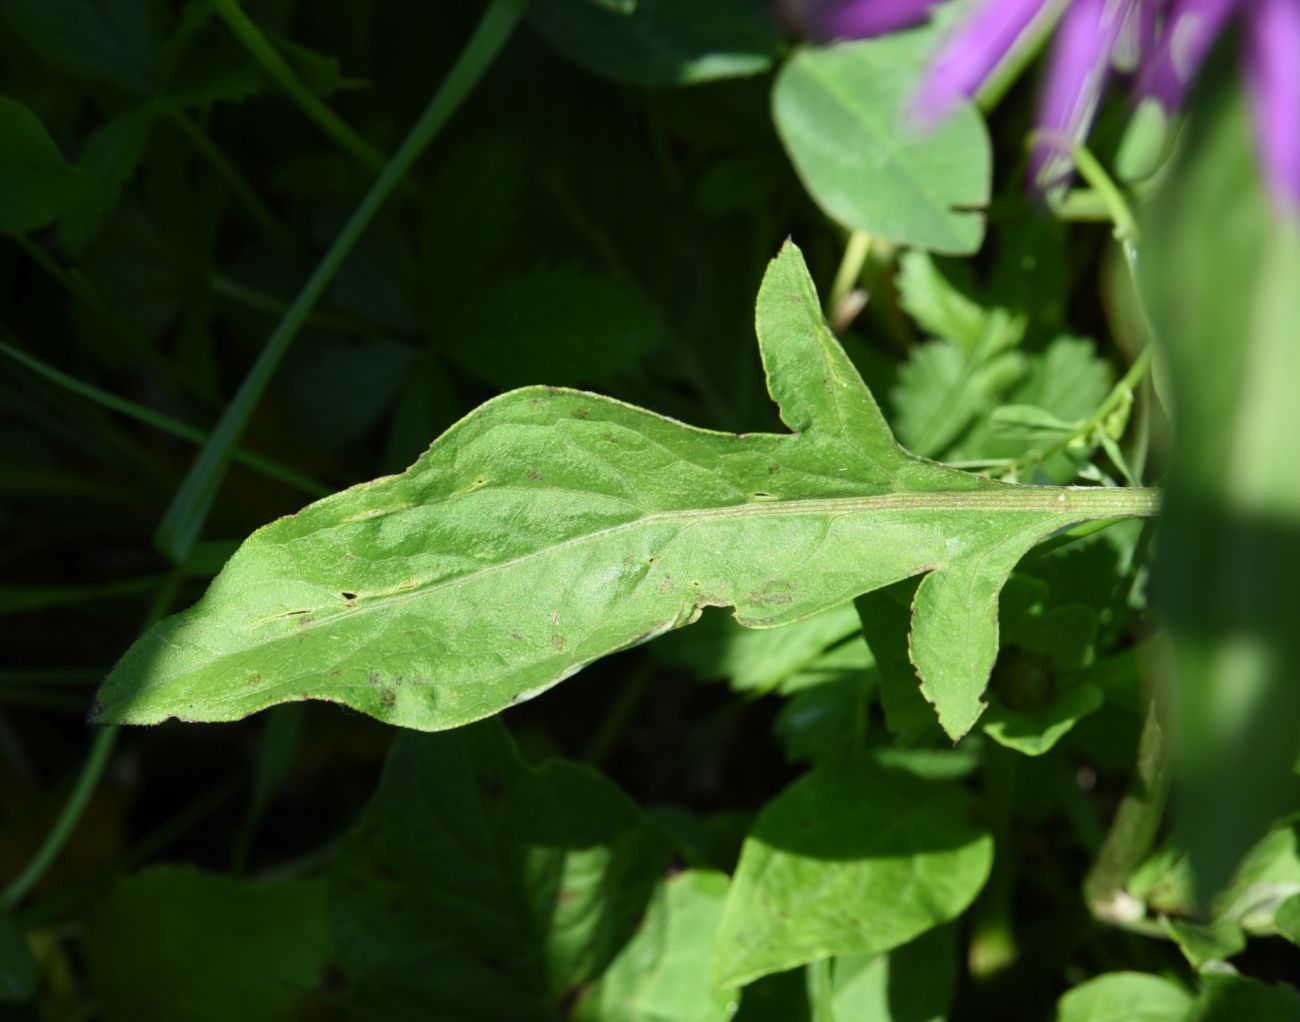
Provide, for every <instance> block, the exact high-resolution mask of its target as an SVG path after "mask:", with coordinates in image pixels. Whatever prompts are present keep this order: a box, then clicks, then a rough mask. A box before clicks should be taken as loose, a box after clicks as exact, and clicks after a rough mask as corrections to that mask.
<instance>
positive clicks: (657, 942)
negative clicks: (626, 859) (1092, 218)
mask: <svg viewBox="0 0 1300 1022" xmlns="http://www.w3.org/2000/svg"><path fill="white" fill-rule="evenodd" d="M726 897H727V878H726V877H725V876H723V875H722V874H721V873H714V872H711V871H708V870H687V871H685V872H682V873H678V874H676V875H675V876H671V877H669V878H667V879H666V880H664V882H663V883H662V884H661V885H660V886H659V887H658V888H657V889H656V891H655V895H654V898H653V899H652V900H651V902H650V907H649V908H648V909H647V910H646V914H645V918H644V919H643V920H642V922H641V926H640V928H639V929H638V930H637V932H636V934H635V935H634V936H633V937H632V939H631V940H630V941H628V943H627V944H626V946H624V948H623V950H622V951H621V952H619V955H618V957H617V958H615V959H614V961H613V963H612V964H611V965H610V967H609V968H608V969H607V970H606V971H605V973H604V975H603V976H601V978H600V979H599V980H597V982H596V983H595V984H594V985H593V986H591V987H590V988H588V990H587V992H586V993H584V994H583V995H582V999H581V1000H579V1001H578V1004H577V1006H576V1007H575V1008H574V1010H573V1016H572V1017H573V1018H575V1019H577V1020H578V1022H726V1020H727V1019H729V1018H731V1016H732V1015H733V1014H734V1013H735V1010H736V1007H737V1000H736V995H735V993H734V992H732V991H725V990H718V989H716V988H715V987H714V986H713V979H712V976H711V975H710V973H709V950H710V948H711V947H712V946H713V938H714V934H715V933H716V932H717V929H718V922H719V920H720V919H721V918H722V906H723V902H724V901H725V900H726Z"/></svg>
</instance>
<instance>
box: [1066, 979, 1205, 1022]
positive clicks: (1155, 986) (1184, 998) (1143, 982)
mask: <svg viewBox="0 0 1300 1022" xmlns="http://www.w3.org/2000/svg"><path fill="white" fill-rule="evenodd" d="M1191 1006H1192V995H1191V994H1189V993H1188V992H1187V991H1186V990H1185V989H1184V988H1183V987H1182V986H1181V985H1179V984H1178V983H1175V982H1173V981H1172V980H1168V979H1164V978H1163V977H1161V976H1153V975H1151V974H1150V973H1146V972H1108V973H1105V974H1103V975H1101V976H1095V977H1094V978H1092V979H1090V980H1088V981H1087V982H1086V983H1080V984H1079V985H1078V986H1077V987H1075V988H1074V989H1073V990H1071V991H1070V992H1069V993H1067V994H1066V995H1065V996H1064V997H1062V998H1061V1000H1060V1002H1059V1003H1058V1004H1057V1006H1056V1022H1183V1019H1185V1018H1186V1017H1187V1011H1188V1009H1189V1008H1190V1007H1191Z"/></svg>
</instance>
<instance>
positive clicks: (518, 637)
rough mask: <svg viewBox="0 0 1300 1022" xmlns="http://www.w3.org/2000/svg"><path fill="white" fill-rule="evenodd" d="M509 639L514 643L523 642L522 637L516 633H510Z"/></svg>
mask: <svg viewBox="0 0 1300 1022" xmlns="http://www.w3.org/2000/svg"><path fill="white" fill-rule="evenodd" d="M510 638H512V639H514V640H515V642H523V641H524V637H523V636H522V635H520V634H519V633H518V632H511V633H510Z"/></svg>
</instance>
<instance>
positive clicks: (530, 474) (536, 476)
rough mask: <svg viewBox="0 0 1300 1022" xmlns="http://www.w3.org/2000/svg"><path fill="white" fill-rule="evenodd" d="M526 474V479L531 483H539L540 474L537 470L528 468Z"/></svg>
mask: <svg viewBox="0 0 1300 1022" xmlns="http://www.w3.org/2000/svg"><path fill="white" fill-rule="evenodd" d="M527 474H528V478H529V479H531V480H532V481H533V482H535V483H536V482H540V481H541V478H542V473H540V472H538V471H537V469H535V468H530V469H529V470H528V473H527Z"/></svg>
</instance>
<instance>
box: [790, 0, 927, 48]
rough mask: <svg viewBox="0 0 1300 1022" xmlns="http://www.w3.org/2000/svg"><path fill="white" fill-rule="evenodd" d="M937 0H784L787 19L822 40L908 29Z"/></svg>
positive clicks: (861, 36) (859, 37)
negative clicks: (802, 26) (805, 28)
mask: <svg viewBox="0 0 1300 1022" xmlns="http://www.w3.org/2000/svg"><path fill="white" fill-rule="evenodd" d="M937 2H938V0H793V2H792V0H786V2H785V3H784V4H782V6H783V7H785V8H787V11H788V13H789V14H790V15H791V17H790V20H791V21H792V22H794V23H796V24H802V25H804V26H806V27H807V29H808V32H809V34H810V35H812V36H813V37H814V38H816V39H819V40H821V41H822V42H830V41H831V40H833V39H868V38H870V37H872V36H878V35H884V34H885V33H886V32H897V31H899V30H900V29H904V28H911V27H912V26H913V25H916V24H919V23H920V22H922V21H924V20H925V16H926V14H927V13H928V12H929V10H930V8H931V7H933V6H934V5H935V3H937Z"/></svg>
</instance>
